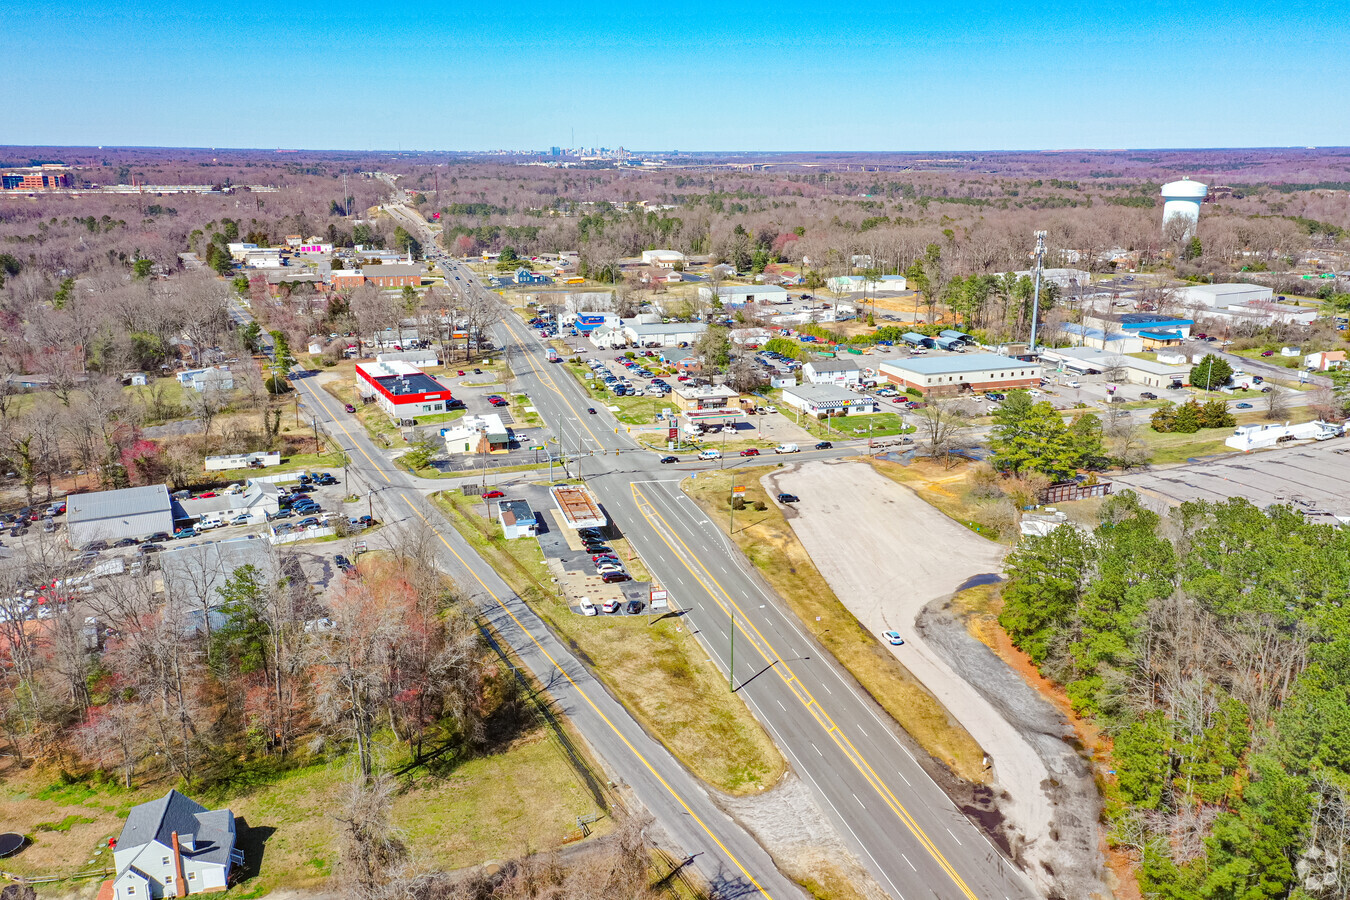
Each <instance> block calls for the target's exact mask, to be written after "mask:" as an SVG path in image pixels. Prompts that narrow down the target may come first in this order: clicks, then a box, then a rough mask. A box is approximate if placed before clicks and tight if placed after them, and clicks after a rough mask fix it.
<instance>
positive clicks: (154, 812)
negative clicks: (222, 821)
mask: <svg viewBox="0 0 1350 900" xmlns="http://www.w3.org/2000/svg"><path fill="white" fill-rule="evenodd" d="M204 812H206V807H205V806H202V805H201V804H200V803H198V802H197V801H196V800H193V799H192V798H190V797H185V796H183V795H182V794H180V793H178V792H177V791H169V792H168V793H167V794H165V795H164V796H163V797H160V798H159V799H158V800H151V801H150V802H149V803H142V804H141V805H140V806H133V807H132V808H131V812H129V813H127V822H126V824H125V825H123V826H122V833H121V834H120V835H118V836H117V849H119V850H126V849H128V848H130V847H139V846H141V845H142V844H148V843H150V842H151V841H159V842H160V843H162V844H164V845H165V846H170V845H172V843H173V833H174V832H175V831H176V832H178V834H179V835H180V836H181V835H189V834H196V833H197V828H198V822H197V814H198V813H204Z"/></svg>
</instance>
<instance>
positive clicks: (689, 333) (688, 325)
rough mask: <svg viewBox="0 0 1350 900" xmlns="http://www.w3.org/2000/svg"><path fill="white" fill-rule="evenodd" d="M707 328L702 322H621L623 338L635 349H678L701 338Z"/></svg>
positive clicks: (629, 320) (632, 320) (633, 320)
mask: <svg viewBox="0 0 1350 900" xmlns="http://www.w3.org/2000/svg"><path fill="white" fill-rule="evenodd" d="M707 330H708V326H707V325H704V324H703V323H702V322H666V323H662V322H651V323H647V322H641V321H639V320H638V319H624V320H623V327H622V331H623V336H624V337H625V338H626V339H627V340H628V342H629V343H631V344H632V345H633V346H635V347H678V346H680V345H681V344H693V343H695V342H697V341H698V339H699V338H701V337H703V334H704V332H706V331H707Z"/></svg>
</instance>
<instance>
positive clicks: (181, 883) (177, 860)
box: [173, 831, 187, 897]
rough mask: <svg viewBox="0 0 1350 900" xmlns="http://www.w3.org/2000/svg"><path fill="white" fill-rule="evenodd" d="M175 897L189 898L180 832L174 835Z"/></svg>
mask: <svg viewBox="0 0 1350 900" xmlns="http://www.w3.org/2000/svg"><path fill="white" fill-rule="evenodd" d="M173 877H174V896H175V897H186V896H187V878H185V877H184V876H183V851H182V848H180V847H179V846H178V832H176V831H175V832H174V833H173Z"/></svg>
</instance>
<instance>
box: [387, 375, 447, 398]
mask: <svg viewBox="0 0 1350 900" xmlns="http://www.w3.org/2000/svg"><path fill="white" fill-rule="evenodd" d="M375 383H376V384H378V385H379V386H380V387H382V388H384V389H385V390H386V391H388V392H389V393H391V394H393V395H394V396H395V397H400V396H402V395H404V394H435V393H438V392H440V391H445V390H447V388H446V387H445V385H443V384H441V383H440V382H439V381H437V380H436V379H435V378H432V377H431V376H430V375H428V374H427V373H425V372H418V373H417V374H415V375H377V376H375Z"/></svg>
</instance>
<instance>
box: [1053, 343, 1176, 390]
mask: <svg viewBox="0 0 1350 900" xmlns="http://www.w3.org/2000/svg"><path fill="white" fill-rule="evenodd" d="M1041 361H1042V362H1043V363H1045V364H1046V365H1047V366H1052V365H1053V366H1055V367H1056V368H1058V369H1059V370H1060V371H1063V372H1068V373H1070V374H1072V375H1074V376H1076V377H1081V378H1083V379H1085V380H1092V381H1110V380H1111V379H1112V378H1113V377H1114V378H1115V379H1118V380H1120V381H1125V382H1129V383H1130V384H1139V385H1143V386H1145V387H1157V388H1165V387H1170V386H1171V385H1172V384H1173V383H1174V382H1184V381H1185V380H1186V378H1187V376H1188V375H1189V374H1190V371H1191V367H1190V366H1189V365H1184V364H1183V365H1178V364H1170V363H1165V362H1155V361H1154V360H1151V359H1139V358H1137V357H1133V356H1126V355H1124V354H1122V353H1115V352H1112V351H1107V350H1098V349H1096V348H1094V347H1066V348H1061V349H1058V350H1051V349H1043V350H1042V351H1041ZM1117 372H1118V374H1117Z"/></svg>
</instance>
